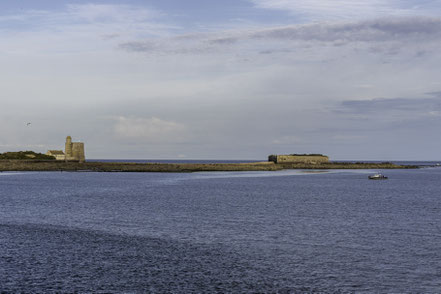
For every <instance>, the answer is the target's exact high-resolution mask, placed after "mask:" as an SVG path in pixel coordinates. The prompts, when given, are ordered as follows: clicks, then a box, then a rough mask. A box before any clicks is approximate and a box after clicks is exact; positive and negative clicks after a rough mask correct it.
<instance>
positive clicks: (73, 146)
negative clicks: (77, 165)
mask: <svg viewBox="0 0 441 294" xmlns="http://www.w3.org/2000/svg"><path fill="white" fill-rule="evenodd" d="M46 154H47V155H52V156H54V157H55V159H56V160H66V161H78V162H84V161H86V156H85V153H84V143H83V142H72V137H71V136H67V137H66V143H65V151H64V153H63V151H62V150H49V151H48V152H46Z"/></svg>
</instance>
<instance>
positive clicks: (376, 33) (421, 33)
mask: <svg viewBox="0 0 441 294" xmlns="http://www.w3.org/2000/svg"><path fill="white" fill-rule="evenodd" d="M427 36H437V37H441V19H440V18H427V17H412V18H395V19H377V20H374V21H363V22H351V23H343V24H312V25H302V26H291V27H285V28H276V29H268V30H265V31H259V32H255V33H253V34H251V36H250V37H251V38H256V39H268V38H270V39H282V40H301V41H321V42H340V43H337V44H338V45H341V44H342V42H354V41H363V42H372V41H390V40H394V39H401V38H409V37H417V38H421V39H424V38H427Z"/></svg>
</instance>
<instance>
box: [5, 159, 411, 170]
mask: <svg viewBox="0 0 441 294" xmlns="http://www.w3.org/2000/svg"><path fill="white" fill-rule="evenodd" d="M405 168H419V166H415V165H397V164H393V163H388V162H385V163H363V162H357V163H347V162H328V163H321V164H306V163H284V164H276V163H273V162H253V163H128V162H83V163H79V162H64V161H53V160H52V161H40V160H0V171H78V172H202V171H277V170H284V169H322V170H324V169H405Z"/></svg>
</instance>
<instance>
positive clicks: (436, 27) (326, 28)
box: [119, 17, 441, 57]
mask: <svg viewBox="0 0 441 294" xmlns="http://www.w3.org/2000/svg"><path fill="white" fill-rule="evenodd" d="M440 40H441V18H429V17H401V18H392V19H385V18H382V19H377V20H371V21H359V22H346V23H324V24H323V23H321V24H309V25H292V26H287V27H278V28H267V29H254V30H247V31H245V30H237V31H228V32H214V33H200V34H188V35H181V36H175V37H171V38H166V39H156V40H155V41H153V40H145V41H132V42H126V43H122V44H120V45H119V47H120V48H122V49H125V50H128V51H134V52H146V53H151V52H165V53H194V52H196V53H199V52H214V51H217V50H225V45H235V46H240V45H241V44H246V43H247V42H260V41H262V42H263V43H262V45H263V46H266V47H271V46H272V45H271V41H274V42H284V44H285V46H300V47H302V48H303V47H308V46H311V45H313V44H316V45H317V46H320V44H325V45H330V46H334V47H340V46H345V45H347V44H349V43H360V42H362V43H366V44H368V45H369V46H368V47H367V50H368V51H370V52H371V53H383V54H386V55H396V54H398V53H399V52H400V51H401V50H402V49H403V48H405V47H406V46H403V43H406V44H412V45H415V44H423V42H424V44H426V43H436V44H438V43H439V42H440ZM309 43H311V44H309ZM379 44H382V45H379ZM384 44H389V45H387V46H385V45H384ZM436 46H438V45H436ZM257 47H259V46H257ZM277 49H280V48H277ZM273 50H274V48H260V49H259V50H258V52H264V53H269V52H270V51H271V52H272V51H273ZM424 54H427V50H424V49H421V48H420V49H418V50H417V52H416V53H415V54H414V55H415V57H421V56H424Z"/></svg>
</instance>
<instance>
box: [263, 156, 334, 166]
mask: <svg viewBox="0 0 441 294" xmlns="http://www.w3.org/2000/svg"><path fill="white" fill-rule="evenodd" d="M269 161H273V162H274V163H308V164H319V163H328V162H329V157H328V156H325V155H270V156H269Z"/></svg>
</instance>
